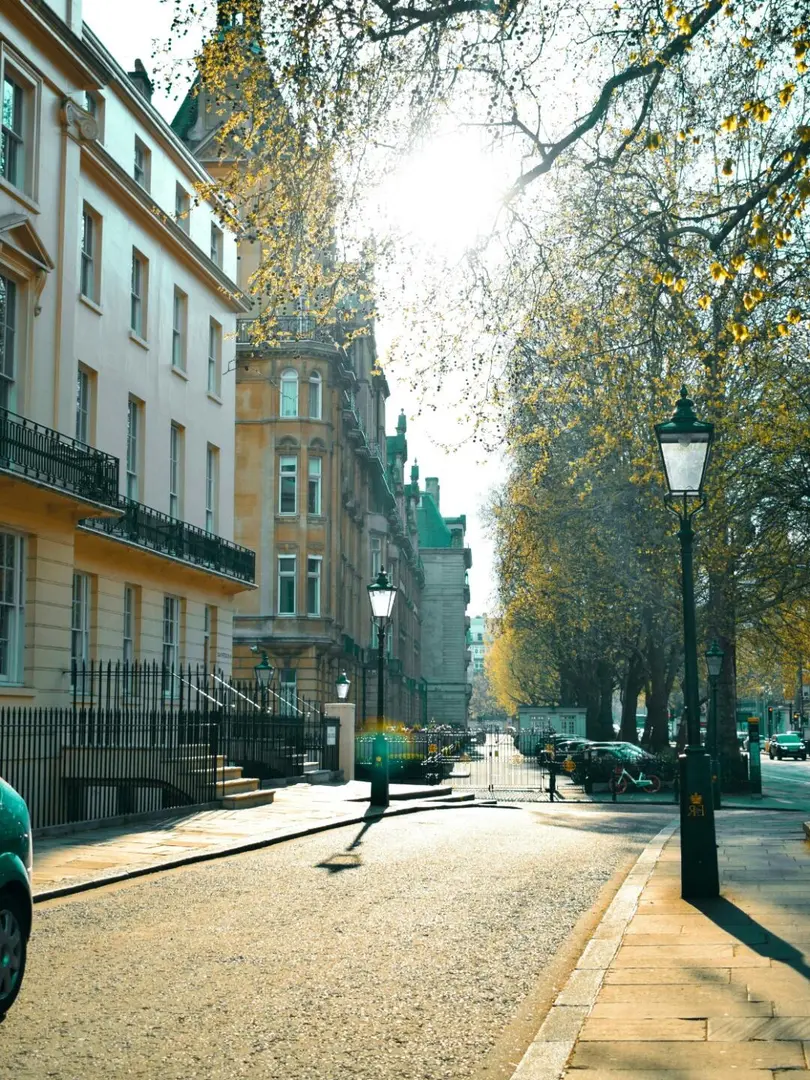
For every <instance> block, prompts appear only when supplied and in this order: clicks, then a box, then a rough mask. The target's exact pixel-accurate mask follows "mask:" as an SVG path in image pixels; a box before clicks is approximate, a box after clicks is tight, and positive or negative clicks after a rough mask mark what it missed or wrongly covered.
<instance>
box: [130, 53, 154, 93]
mask: <svg viewBox="0 0 810 1080" xmlns="http://www.w3.org/2000/svg"><path fill="white" fill-rule="evenodd" d="M127 75H129V77H130V79H131V80H132V82H133V83H134V84H135V87H136V89H137V90H138V92H139V93H141V94H142V95H143V96H144V97H145V98H146V100H147V101H151V100H152V82H151V80H150V78H149V76H148V75H147V73H146V68H145V67H144V66H143V62H142V61H141V60H136V61H135V70H134V71H128V72H127Z"/></svg>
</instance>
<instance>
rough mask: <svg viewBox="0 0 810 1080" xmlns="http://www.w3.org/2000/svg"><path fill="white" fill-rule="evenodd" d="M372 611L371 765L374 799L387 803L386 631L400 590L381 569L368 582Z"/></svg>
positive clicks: (374, 801) (373, 800)
mask: <svg viewBox="0 0 810 1080" xmlns="http://www.w3.org/2000/svg"><path fill="white" fill-rule="evenodd" d="M368 598H369V601H370V602H371V614H372V615H373V617H374V622H375V624H376V626H377V727H378V732H377V735H376V736H375V739H374V757H373V762H372V768H371V803H372V805H373V806H388V742H387V740H386V738H385V735H384V734H383V725H384V723H385V681H384V679H385V632H386V630H387V629H388V623H389V622H390V620H391V614H392V612H393V610H394V601H395V600H396V598H397V590H396V587H395V586H394V585H392V584H391V582H390V581H389V580H388V575H387V574H386V572H385V570H380V572H379V574H378V575H377V580H376V581H374V582H372V584H371V585H369V586H368Z"/></svg>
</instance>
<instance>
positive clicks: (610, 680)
mask: <svg viewBox="0 0 810 1080" xmlns="http://www.w3.org/2000/svg"><path fill="white" fill-rule="evenodd" d="M596 676H597V680H598V684H599V719H598V723H599V729H600V730H601V732H602V735H601V738H602V739H613V738H615V733H614V731H613V687H614V684H615V678H614V671H613V666H612V664H609V663H608V662H607V660H600V661H599V663H598V664H597V666H596Z"/></svg>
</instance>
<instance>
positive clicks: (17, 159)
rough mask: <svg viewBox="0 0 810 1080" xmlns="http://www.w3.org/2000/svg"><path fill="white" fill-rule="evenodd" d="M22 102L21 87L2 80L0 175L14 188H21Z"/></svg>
mask: <svg viewBox="0 0 810 1080" xmlns="http://www.w3.org/2000/svg"><path fill="white" fill-rule="evenodd" d="M23 100H24V93H23V89H22V87H21V86H18V85H17V84H16V83H15V82H14V81H13V80H12V79H10V78H8V77H6V78H5V79H4V80H3V116H2V139H0V173H1V174H2V175H3V176H4V177H5V178H6V180H8V181H9V183H11V184H14V185H15V187H21V186H22V182H23V164H24V145H23Z"/></svg>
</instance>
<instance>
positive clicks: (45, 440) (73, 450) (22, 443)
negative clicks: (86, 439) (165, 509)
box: [0, 409, 118, 506]
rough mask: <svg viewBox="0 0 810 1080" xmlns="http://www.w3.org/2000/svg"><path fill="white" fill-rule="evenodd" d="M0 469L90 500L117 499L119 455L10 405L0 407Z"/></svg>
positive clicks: (110, 502) (107, 501) (107, 503)
mask: <svg viewBox="0 0 810 1080" xmlns="http://www.w3.org/2000/svg"><path fill="white" fill-rule="evenodd" d="M0 470H2V471H3V472H10V473H14V474H17V475H20V476H24V477H26V478H28V479H31V480H35V481H37V482H38V483H42V484H47V485H48V486H49V487H53V488H59V489H60V490H62V491H65V492H67V493H69V494H71V495H76V496H78V497H79V498H82V499H86V500H88V501H90V502H96V503H101V504H103V505H105V506H115V505H117V502H118V458H116V457H113V456H112V455H111V454H105V453H104V452H103V451H101V450H96V449H95V448H94V447H92V446H87V445H86V444H85V443H82V442H79V441H78V440H77V439H71V438H70V437H69V436H67V435H63V434H62V433H61V432H59V431H54V430H53V428H49V427H45V426H44V425H43V424H37V423H35V422H34V421H33V420H28V419H27V418H26V417H24V416H20V415H18V414H17V413H14V412H11V411H10V410H9V409H0Z"/></svg>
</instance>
